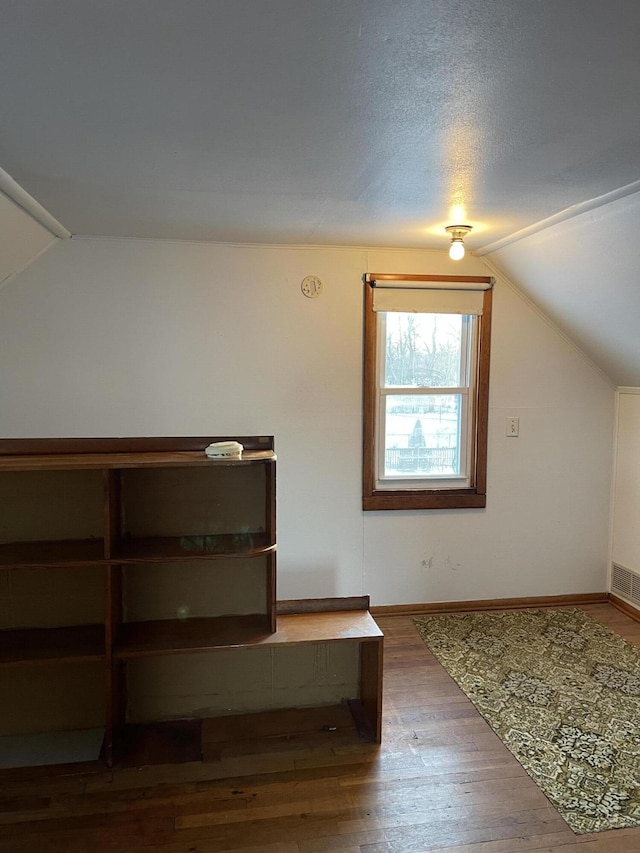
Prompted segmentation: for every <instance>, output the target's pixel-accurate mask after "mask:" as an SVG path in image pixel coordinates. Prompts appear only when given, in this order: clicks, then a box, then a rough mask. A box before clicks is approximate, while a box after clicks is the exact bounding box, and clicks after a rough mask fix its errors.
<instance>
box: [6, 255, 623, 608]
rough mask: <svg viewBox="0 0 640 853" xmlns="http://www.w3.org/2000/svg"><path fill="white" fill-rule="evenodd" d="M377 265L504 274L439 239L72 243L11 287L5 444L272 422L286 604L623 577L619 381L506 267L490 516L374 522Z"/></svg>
mask: <svg viewBox="0 0 640 853" xmlns="http://www.w3.org/2000/svg"><path fill="white" fill-rule="evenodd" d="M366 271H372V272H396V271H397V272H408V271H411V272H415V273H418V272H431V273H437V274H442V273H452V272H454V271H455V272H458V273H471V272H480V273H482V274H486V270H485V269H484V267H483V265H482V263H481V262H480V261H478V260H474V259H468V260H465V261H464V262H462V264H457V265H453V264H452V262H450V261H449V260H448V257H447V256H446V254H444V253H439V252H408V251H389V250H384V251H383V250H380V251H377V250H365V249H340V248H297V247H296V248H284V247H265V246H262V247H252V246H224V245H211V244H188V243H178V242H153V241H126V240H104V239H77V238H74V239H72V240H68V241H64V242H62V243H60V244H59V245H57V246H56V247H54V248H53V249H52V250H51V251H49V252H48V253H47V255H46V256H44V257H43V258H41V259H40V260H39V261H37V262H36V263H35V264H33V265H32V266H31V267H30V268H29V269H28V270H26V271H25V272H24V273H23V274H22V275H21V276H19V277H18V278H17V279H15V280H14V281H12V282H11V283H10V284H9V285H8V286H7V287H6V288H5V290H4V291H3V292H2V294H0V309H1V310H0V364H1V365H2V371H1V373H0V399H2V401H3V404H2V407H1V408H0V435H2V436H4V437H10V436H63V435H68V436H100V435H171V434H175V435H183V434H192V435H193V434H204V435H207V434H212V435H218V434H219V435H222V434H230V435H233V434H251V433H264V434H274V435H275V436H276V449H277V452H278V543H279V550H278V554H279V556H278V580H279V597H280V598H296V597H313V596H332V595H358V594H361V593H370V594H371V596H372V601H373V603H374V604H394V603H410V602H422V601H445V600H461V599H474V598H499V597H505V596H527V595H552V594H562V593H578V592H593V591H601V590H604V589H605V585H606V564H607V549H608V513H609V502H610V472H611V445H612V434H613V411H614V405H613V401H614V389H613V387H612V386H610V385H609V384H608V383H607V382H606V381H605V380H604V379H603V378H602V376H601V375H600V374H599V373H598V372H597V371H596V370H594V369H593V367H592V366H591V365H590V364H589V363H588V362H587V361H586V360H585V359H584V358H583V357H582V356H581V355H580V354H579V353H578V352H577V351H576V350H575V349H574V348H573V347H572V346H571V345H570V344H569V343H567V341H566V340H565V339H564V338H563V337H562V336H560V335H559V334H558V333H557V332H556V330H555V329H554V327H552V326H551V325H550V324H549V323H548V322H547V321H546V320H545V319H544V318H542V317H541V316H540V315H539V314H538V313H537V312H536V311H535V310H534V309H532V308H531V307H530V305H529V304H528V303H527V302H526V301H525V300H524V299H523V298H521V297H520V296H519V295H518V293H517V292H516V291H515V290H514V289H513V288H512V287H510V286H509V285H507V284H506V283H505V282H504V281H502V280H499V281H498V282H497V285H496V290H495V302H494V306H495V307H494V314H495V317H494V335H493V361H492V374H491V397H490V432H489V442H490V446H489V482H488V489H489V491H488V505H487V509H486V510H466V511H465V510H462V511H460V510H458V511H441V512H434V511H425V512H394V513H367V514H363V513H362V511H361V508H360V483H361V474H360V465H361V366H362V275H363V273H364V272H366ZM311 273H313V274H316V275H319V276H320V277H321V278H322V279H323V281H324V284H325V291H324V293H323V295H322V296H321V297H320V298H319V299H315V300H309V299H306V298H305V297H304V296H303V295H302V294H301V292H300V281H301V280H302V278H303V277H304V276H305V275H308V274H311ZM509 415H516V416H518V417H519V418H520V438H517V439H513V438H509V439H508V438H506V436H505V419H506V417H507V416H509Z"/></svg>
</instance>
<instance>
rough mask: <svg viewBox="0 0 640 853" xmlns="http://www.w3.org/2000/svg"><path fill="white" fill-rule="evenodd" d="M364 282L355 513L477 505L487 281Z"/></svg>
mask: <svg viewBox="0 0 640 853" xmlns="http://www.w3.org/2000/svg"><path fill="white" fill-rule="evenodd" d="M366 279H367V280H366V282H365V289H366V290H365V369H364V374H365V376H364V378H365V388H364V404H365V405H364V471H363V508H364V509H431V508H441V509H443V508H457V507H482V506H485V501H486V488H485V486H486V445H487V413H488V384H489V341H490V322H491V283H492V280H491V279H490V278H485V277H483V278H477V279H476V278H474V279H470V278H469V277H464V278H458V277H453V276H443V277H436V276H400V275H390V274H386V275H373V274H371V275H369V276H367V277H366Z"/></svg>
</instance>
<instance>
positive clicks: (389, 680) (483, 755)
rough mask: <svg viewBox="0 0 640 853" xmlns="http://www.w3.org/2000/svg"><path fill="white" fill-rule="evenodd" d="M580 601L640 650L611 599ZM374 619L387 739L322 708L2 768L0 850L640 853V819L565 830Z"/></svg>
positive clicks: (415, 650)
mask: <svg viewBox="0 0 640 853" xmlns="http://www.w3.org/2000/svg"><path fill="white" fill-rule="evenodd" d="M583 609H584V610H585V611H586V612H588V613H590V614H591V615H592V616H593V617H594V618H596V619H599V620H600V621H602V622H603V623H604V624H606V625H609V626H610V627H611V628H613V629H614V630H616V631H617V632H618V633H620V634H621V635H622V636H624V637H626V638H627V639H628V640H630V641H631V642H634V643H636V644H638V645H640V624H638V623H636V622H634V621H632V620H631V619H630V618H628V617H627V616H625V615H623V614H621V613H620V612H619V611H617V610H615V609H614V608H613V607H612V606H611V605H588V606H585V607H584V608H583ZM377 621H378V623H379V625H380V627H381V628H382V630H383V631H384V633H385V666H384V672H385V679H384V726H383V743H382V746H376V745H372V744H368V743H364V742H362V741H360V740H359V739H358V737H357V735H356V734H355V732H354V731H353V730H351V729H348V728H347V729H345V727H344V726H336V727H335V729H336V730H335V731H324V730H322V729H323V720H322V718H321V717H318V718H317V719H316V720H314V722H313V724H312V725H311V726H310V727H309V730H308V731H299V732H298V733H297V734H296V735H295V736H291V737H288V738H282V737H277V738H262V739H255V740H251V739H246V740H243V741H240V742H237V743H234V744H225V743H220V742H215V743H211V744H209V745H207V744H205V750H204V755H205V761H203V762H194V763H189V764H179V765H158V766H154V767H143V768H116V769H114V770H106V769H105V768H102V767H98V766H95V765H84V766H82V767H77V766H76V767H66V768H43V769H39V770H34V769H23V770H13V771H1V772H0V851H1V853H26V851H28V852H29V853H89V851H91V853H95V851H119V853H426V851H438V850H443V851H447V853H525V851H527V852H528V851H538V853H548V852H550V851H554V852H555V851H557V853H638V851H640V827H639V828H638V829H632V830H615V831H611V832H603V833H598V834H595V835H582V836H578V835H574V834H573V832H571V830H570V829H569V828H568V827H567V826H566V824H565V823H564V821H563V820H562V819H561V818H560V816H559V815H558V813H557V812H556V811H555V809H554V808H553V807H552V806H551V805H550V804H549V802H548V801H547V799H546V798H545V797H544V795H543V794H542V793H541V792H540V790H539V789H538V788H537V786H536V785H535V784H534V783H533V782H532V781H531V780H530V779H529V777H528V776H527V775H526V773H525V772H524V770H523V769H522V768H521V767H520V765H519V764H518V763H517V762H516V761H515V759H514V758H513V757H512V756H511V754H510V753H509V752H508V750H507V749H506V748H505V747H504V746H503V745H502V743H501V742H500V740H499V739H498V738H497V737H496V736H495V735H494V734H493V733H492V732H491V730H490V729H489V727H488V725H487V724H486V723H485V722H484V721H483V720H482V718H481V717H480V716H479V715H478V714H477V712H476V711H475V709H474V708H473V706H472V705H471V703H470V702H469V701H468V700H467V699H466V697H465V696H464V695H463V694H462V692H461V691H460V690H459V689H458V687H457V686H456V685H455V684H454V683H453V681H452V680H451V679H450V678H449V676H448V675H447V674H446V673H445V672H444V670H443V669H442V667H441V666H440V665H439V664H438V663H437V661H436V660H435V659H434V658H433V656H432V655H431V653H430V652H429V650H428V649H427V648H426V646H425V645H424V644H423V642H422V641H421V639H420V638H419V636H418V634H417V632H416V631H415V629H414V627H413V623H412V621H411V618H410V617H409V616H386V617H383V618H382V617H381V618H379V619H378V620H377ZM314 727H315V729H317V730H314ZM329 728H333V726H329Z"/></svg>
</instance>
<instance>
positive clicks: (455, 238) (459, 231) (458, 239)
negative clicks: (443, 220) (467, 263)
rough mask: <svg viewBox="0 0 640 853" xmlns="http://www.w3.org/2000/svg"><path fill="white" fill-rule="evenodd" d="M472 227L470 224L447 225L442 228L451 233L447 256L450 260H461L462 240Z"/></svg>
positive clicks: (462, 256)
mask: <svg viewBox="0 0 640 853" xmlns="http://www.w3.org/2000/svg"><path fill="white" fill-rule="evenodd" d="M472 227H473V226H471V225H447V227H446V228H445V229H444V230H445V231H446V232H447V234H451V247H450V248H449V257H450V258H451V260H452V261H461V260H462V258H464V243H463V242H462V241H463V240H464V238H465V237H466V236H467V234H468V233H469V231H471V229H472Z"/></svg>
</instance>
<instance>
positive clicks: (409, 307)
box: [373, 285, 486, 315]
mask: <svg viewBox="0 0 640 853" xmlns="http://www.w3.org/2000/svg"><path fill="white" fill-rule="evenodd" d="M458 286H459V285H458ZM485 289H486V288H484V289H482V290H477V289H475V290H466V289H465V290H454V289H453V288H451V287H446V288H444V289H442V290H440V289H436V288H432V287H429V288H427V289H425V288H423V287H420V288H418V287H411V286H406V287H402V286H397V285H392V286H385V287H374V288H373V310H374V311H402V312H404V313H417V314H429V313H431V314H475V315H480V314H482V303H483V301H484V290H485Z"/></svg>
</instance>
